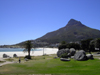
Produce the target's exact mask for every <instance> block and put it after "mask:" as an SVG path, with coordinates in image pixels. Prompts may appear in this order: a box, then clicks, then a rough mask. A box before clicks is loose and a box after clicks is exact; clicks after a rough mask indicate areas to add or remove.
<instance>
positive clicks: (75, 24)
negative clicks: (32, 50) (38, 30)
mask: <svg viewBox="0 0 100 75" xmlns="http://www.w3.org/2000/svg"><path fill="white" fill-rule="evenodd" d="M88 38H93V39H94V38H100V30H97V29H92V28H90V27H87V26H85V25H83V24H82V23H81V22H80V21H77V20H74V19H70V21H69V22H68V24H67V25H66V26H65V27H63V28H60V29H58V30H56V31H53V32H49V33H47V34H46V35H44V36H42V37H40V38H38V39H36V40H39V41H42V42H48V43H58V42H61V41H66V42H76V41H80V40H83V39H88Z"/></svg>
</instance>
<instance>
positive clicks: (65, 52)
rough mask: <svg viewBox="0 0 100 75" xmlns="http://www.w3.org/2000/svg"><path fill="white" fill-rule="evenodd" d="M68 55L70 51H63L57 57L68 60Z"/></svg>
mask: <svg viewBox="0 0 100 75" xmlns="http://www.w3.org/2000/svg"><path fill="white" fill-rule="evenodd" d="M68 53H70V51H69V49H61V50H59V51H58V52H57V56H58V57H63V58H67V57H69V55H68Z"/></svg>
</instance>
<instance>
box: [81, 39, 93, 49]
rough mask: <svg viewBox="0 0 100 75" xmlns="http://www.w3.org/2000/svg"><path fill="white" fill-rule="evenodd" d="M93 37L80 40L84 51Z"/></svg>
mask: <svg viewBox="0 0 100 75" xmlns="http://www.w3.org/2000/svg"><path fill="white" fill-rule="evenodd" d="M91 40H93V39H86V40H82V41H81V48H82V49H83V50H85V51H88V50H89V45H90V41H91Z"/></svg>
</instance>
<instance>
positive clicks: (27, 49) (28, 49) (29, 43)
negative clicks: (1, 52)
mask: <svg viewBox="0 0 100 75" xmlns="http://www.w3.org/2000/svg"><path fill="white" fill-rule="evenodd" d="M31 48H32V43H31V41H29V40H28V41H26V42H25V49H24V50H23V51H24V52H28V56H27V58H28V59H31V56H30V51H31Z"/></svg>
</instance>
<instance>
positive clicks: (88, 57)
mask: <svg viewBox="0 0 100 75" xmlns="http://www.w3.org/2000/svg"><path fill="white" fill-rule="evenodd" d="M86 56H87V59H94V58H93V55H92V54H87V55H86Z"/></svg>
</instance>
